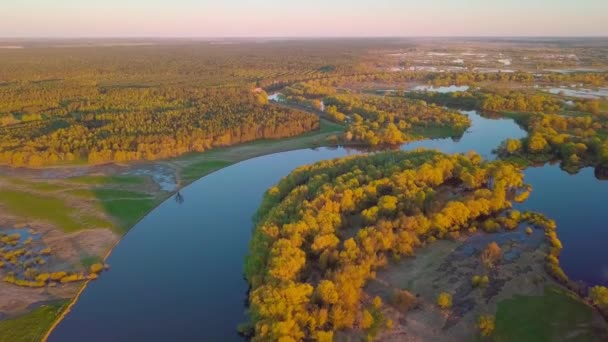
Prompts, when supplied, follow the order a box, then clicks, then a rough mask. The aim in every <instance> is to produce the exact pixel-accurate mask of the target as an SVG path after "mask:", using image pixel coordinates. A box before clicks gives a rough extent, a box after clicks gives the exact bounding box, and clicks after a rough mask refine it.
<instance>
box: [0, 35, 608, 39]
mask: <svg viewBox="0 0 608 342" xmlns="http://www.w3.org/2000/svg"><path fill="white" fill-rule="evenodd" d="M382 38H384V39H387V38H393V39H395V38H410V39H411V38H550V39H560V38H561V39H563V38H608V34H599V35H566V36H564V35H555V36H552V35H428V36H425V35H412V36H408V35H378V36H356V35H353V36H350V35H335V36H333V35H330V36H306V35H288V36H265V35H261V36H246V35H243V36H202V35H201V36H185V35H184V36H155V35H142V36H137V35H134V36H127V35H125V36H94V35H93V36H0V39H24V40H26V39H46V40H53V39H201V40H203V39H382Z"/></svg>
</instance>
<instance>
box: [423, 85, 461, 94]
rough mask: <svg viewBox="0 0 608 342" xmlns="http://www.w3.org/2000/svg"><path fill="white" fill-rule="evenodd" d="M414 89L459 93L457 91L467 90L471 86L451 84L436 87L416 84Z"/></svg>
mask: <svg viewBox="0 0 608 342" xmlns="http://www.w3.org/2000/svg"><path fill="white" fill-rule="evenodd" d="M413 90H415V91H428V92H433V93H442V94H447V93H457V92H463V91H467V90H469V86H466V85H465V86H457V85H451V86H446V87H434V86H429V85H419V86H415V87H414V89H413Z"/></svg>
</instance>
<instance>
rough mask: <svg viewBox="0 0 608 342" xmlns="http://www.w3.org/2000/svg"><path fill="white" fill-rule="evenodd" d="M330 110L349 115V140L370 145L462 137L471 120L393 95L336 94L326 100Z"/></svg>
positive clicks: (342, 115) (340, 117)
mask: <svg viewBox="0 0 608 342" xmlns="http://www.w3.org/2000/svg"><path fill="white" fill-rule="evenodd" d="M324 102H325V106H326V112H327V113H328V114H329V115H330V116H332V117H334V118H337V120H340V119H342V121H344V120H346V119H345V118H346V117H348V118H349V122H348V128H347V131H346V133H345V139H346V140H347V141H355V142H358V143H363V144H365V145H368V146H378V145H399V144H402V143H405V142H408V141H413V140H419V139H423V138H435V137H460V136H462V134H463V133H464V131H465V130H466V129H467V128H468V127H469V126H470V124H471V121H470V119H469V118H468V117H467V116H466V115H464V114H461V113H459V112H456V111H451V110H447V109H445V108H442V107H439V106H436V105H433V104H431V105H429V104H427V103H426V102H423V101H409V100H405V99H403V98H398V97H391V96H382V97H381V96H365V95H364V96H355V95H346V94H345V95H336V96H332V97H327V98H325V99H324Z"/></svg>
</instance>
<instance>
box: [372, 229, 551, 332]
mask: <svg viewBox="0 0 608 342" xmlns="http://www.w3.org/2000/svg"><path fill="white" fill-rule="evenodd" d="M490 242H496V243H497V244H498V245H499V246H500V248H501V249H502V254H503V256H502V258H501V260H500V262H498V263H497V265H496V266H495V267H493V268H487V267H486V266H484V264H483V262H482V261H481V258H480V254H481V252H482V251H483V249H484V248H485V247H486V246H487V245H488V244H489V243H490ZM546 248H547V246H546V245H545V243H544V237H543V234H542V231H540V230H539V231H536V232H535V233H534V234H533V235H531V236H529V235H527V234H525V232H524V231H523V229H519V230H516V231H513V232H504V233H498V234H485V233H478V234H474V235H472V236H469V237H465V238H463V239H461V240H460V241H438V242H436V243H434V244H432V245H430V246H427V247H424V248H423V249H421V250H419V251H418V252H417V254H416V256H415V257H412V258H406V259H402V260H399V261H394V262H392V263H391V264H390V265H389V266H388V267H387V268H386V269H383V270H380V271H378V272H377V277H376V279H375V280H373V281H371V282H370V283H369V284H368V285H367V287H366V293H367V295H369V296H370V297H371V296H380V297H381V298H382V299H383V302H384V303H387V304H386V305H384V308H383V314H384V316H385V318H386V319H392V320H393V322H394V328H393V329H391V330H387V331H383V332H381V333H380V335H379V336H378V339H379V340H381V341H470V340H471V338H472V336H476V334H477V331H476V327H475V325H476V320H477V317H478V316H479V315H482V314H490V315H494V314H495V312H496V309H497V304H498V303H499V302H500V301H502V300H504V299H507V298H511V297H512V296H513V295H515V294H523V295H540V294H542V293H543V290H544V288H545V286H546V285H549V284H555V282H554V281H553V280H552V279H551V278H550V277H549V276H548V275H547V274H546V272H545V270H544V257H545V249H546ZM475 275H480V276H484V275H485V276H488V278H489V283H488V285H487V286H482V287H477V286H474V285H473V284H472V277H473V276H475ZM398 290H406V291H408V292H409V293H411V294H412V295H414V296H415V297H416V304H415V305H414V306H413V308H411V309H409V310H400V308H399V306H397V305H395V304H394V303H395V299H394V298H395V297H394V296H395V293H396V291H398ZM441 292H448V293H450V294H451V295H452V296H453V305H452V307H451V308H450V309H449V310H441V309H440V308H439V307H438V306H437V305H436V300H437V296H438V295H439V293H441Z"/></svg>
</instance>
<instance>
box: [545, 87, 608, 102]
mask: <svg viewBox="0 0 608 342" xmlns="http://www.w3.org/2000/svg"><path fill="white" fill-rule="evenodd" d="M545 91H547V92H549V93H551V94H556V95H559V94H564V95H565V96H569V97H577V98H581V99H601V98H602V97H608V89H607V88H600V89H595V90H594V89H585V88H577V89H572V88H549V89H546V90H545Z"/></svg>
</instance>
